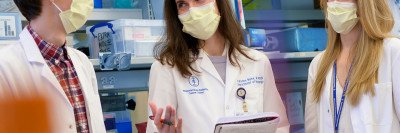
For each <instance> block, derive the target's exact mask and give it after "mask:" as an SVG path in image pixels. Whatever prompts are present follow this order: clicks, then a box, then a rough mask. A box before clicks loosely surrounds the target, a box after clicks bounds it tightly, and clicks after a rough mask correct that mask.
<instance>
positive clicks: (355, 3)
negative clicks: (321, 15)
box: [305, 0, 400, 133]
mask: <svg viewBox="0 0 400 133" xmlns="http://www.w3.org/2000/svg"><path fill="white" fill-rule="evenodd" d="M321 7H323V9H324V11H325V15H326V23H327V24H326V25H327V28H328V46H327V49H326V50H325V51H324V52H322V53H321V54H319V55H318V56H316V57H315V58H314V60H313V61H312V63H311V65H310V68H309V75H308V76H309V77H308V87H307V98H306V106H305V108H306V109H305V131H306V132H307V133H337V132H345V133H353V132H354V133H398V132H400V121H399V120H400V82H399V81H400V69H399V66H400V45H399V44H400V39H398V38H395V37H394V35H391V30H392V28H393V25H394V19H393V15H392V14H391V11H390V9H389V7H388V4H387V1H386V0H321Z"/></svg>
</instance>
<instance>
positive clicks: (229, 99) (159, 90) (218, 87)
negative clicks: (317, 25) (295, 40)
mask: <svg viewBox="0 0 400 133" xmlns="http://www.w3.org/2000/svg"><path fill="white" fill-rule="evenodd" d="M227 48H228V47H226V48H225V51H226V49H227ZM246 49H247V48H246ZM247 54H248V55H249V56H250V57H252V58H253V59H255V60H256V61H252V60H249V59H247V58H245V57H244V56H243V55H239V56H238V59H239V60H240V64H241V69H240V68H239V67H235V66H233V65H231V64H230V63H229V60H227V66H226V84H225V83H224V81H222V79H221V77H220V76H219V74H218V72H217V70H216V69H215V67H214V65H213V64H212V62H211V61H210V59H209V58H208V56H207V55H206V54H205V53H204V52H203V51H202V50H201V52H200V54H199V59H198V60H196V61H195V62H194V63H192V66H193V67H194V68H195V69H196V70H198V71H200V72H201V74H199V75H196V76H193V77H192V78H184V77H182V76H181V74H180V73H179V71H178V70H177V68H174V67H171V66H168V65H162V64H161V63H160V62H158V61H157V62H155V63H154V64H153V65H152V67H151V71H150V81H149V89H150V95H149V101H153V102H155V103H156V104H157V105H158V106H159V107H161V108H165V107H166V105H168V104H171V105H172V106H173V107H175V108H177V116H179V117H182V118H183V132H184V133H211V132H213V131H214V126H215V124H216V122H217V119H218V118H220V117H223V116H235V115H236V114H240V113H243V108H242V103H243V102H242V101H241V100H240V99H239V98H238V97H237V96H236V91H237V89H238V88H239V87H243V88H245V89H246V91H247V95H246V102H247V104H248V109H249V112H252V113H255V112H276V113H278V114H279V115H280V128H279V129H278V132H285V133H288V132H289V123H288V120H287V116H286V111H285V106H284V104H283V102H282V100H281V97H280V95H279V93H278V91H277V88H276V85H275V79H274V76H273V72H272V68H271V64H270V62H269V60H268V58H267V57H266V56H265V55H264V54H263V53H261V52H258V51H255V50H250V49H247ZM193 80H194V82H193ZM149 113H150V114H149V115H152V114H151V111H149ZM147 132H148V133H154V132H157V129H156V127H155V125H154V122H153V121H152V120H150V119H149V121H148V126H147Z"/></svg>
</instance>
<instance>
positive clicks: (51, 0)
mask: <svg viewBox="0 0 400 133" xmlns="http://www.w3.org/2000/svg"><path fill="white" fill-rule="evenodd" d="M50 2H51V3H52V4H53V5H54V6H55V7H56V8H57V9H58V10H59V11H60V12H63V11H62V10H61V8H60V7H59V6H57V4H56V3H55V2H54V0H50Z"/></svg>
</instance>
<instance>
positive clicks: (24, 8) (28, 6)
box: [14, 0, 42, 21]
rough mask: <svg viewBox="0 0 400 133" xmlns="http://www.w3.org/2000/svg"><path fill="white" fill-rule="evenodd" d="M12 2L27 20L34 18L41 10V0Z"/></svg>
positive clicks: (17, 0) (15, 0) (16, 0)
mask: <svg viewBox="0 0 400 133" xmlns="http://www.w3.org/2000/svg"><path fill="white" fill-rule="evenodd" d="M14 3H15V5H17V7H18V9H19V11H20V12H21V13H22V15H24V17H25V18H26V19H27V20H28V21H31V20H33V19H36V18H37V17H38V16H39V15H40V13H41V12H42V0H14Z"/></svg>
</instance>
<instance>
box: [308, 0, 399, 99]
mask: <svg viewBox="0 0 400 133" xmlns="http://www.w3.org/2000/svg"><path fill="white" fill-rule="evenodd" d="M320 4H321V7H323V8H324V11H325V14H326V9H327V0H321V3H320ZM356 4H357V11H358V12H357V14H358V16H359V19H360V25H359V26H360V27H361V35H360V37H359V38H358V40H357V42H356V44H355V47H354V48H353V51H352V52H351V53H352V54H351V57H350V58H353V70H352V72H351V76H350V81H351V82H350V84H349V90H348V92H347V93H346V96H347V97H348V99H349V102H350V104H351V105H353V106H356V105H357V104H358V103H359V101H360V98H361V96H362V95H363V94H368V93H369V94H371V95H372V96H374V95H375V91H374V88H375V87H374V85H375V83H376V82H378V70H379V64H380V61H381V58H382V54H383V40H384V39H385V38H387V37H391V35H390V31H391V30H392V28H393V26H394V19H393V16H392V14H391V11H390V9H389V7H388V4H387V2H386V0H356ZM326 25H327V27H328V47H327V48H326V50H325V53H324V55H323V56H322V59H321V62H320V64H319V66H318V71H317V75H316V80H315V83H314V84H313V86H312V89H313V95H314V96H313V97H314V100H315V101H316V102H319V101H320V98H321V95H322V91H323V86H324V84H325V79H326V78H328V77H326V76H327V74H328V71H329V69H328V68H331V67H332V65H333V63H334V61H335V60H336V59H337V58H338V57H339V54H340V51H341V48H342V46H341V42H340V34H338V33H336V32H335V31H334V30H333V28H332V25H331V24H330V23H329V22H328V21H326Z"/></svg>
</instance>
